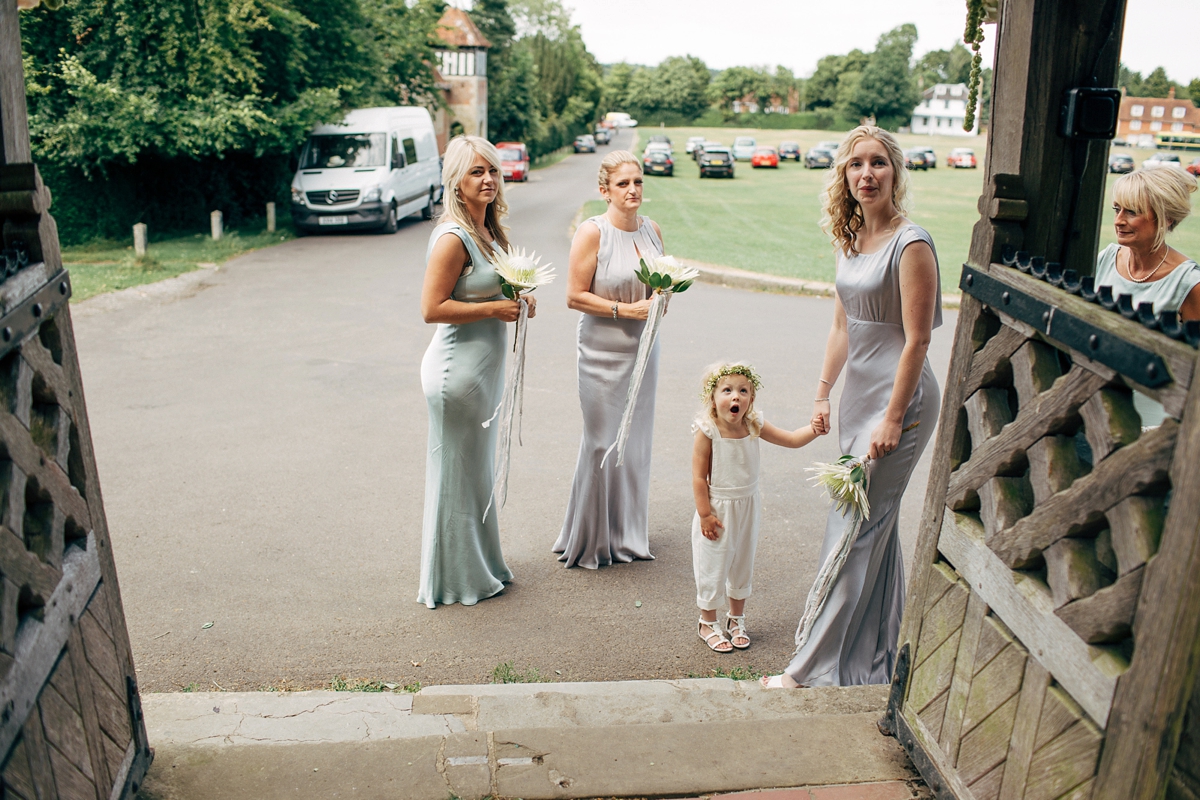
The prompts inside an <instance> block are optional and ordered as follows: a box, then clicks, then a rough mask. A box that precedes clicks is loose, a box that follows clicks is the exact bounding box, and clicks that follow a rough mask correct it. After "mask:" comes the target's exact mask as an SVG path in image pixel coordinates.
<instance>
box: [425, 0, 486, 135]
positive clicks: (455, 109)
mask: <svg viewBox="0 0 1200 800" xmlns="http://www.w3.org/2000/svg"><path fill="white" fill-rule="evenodd" d="M491 46H492V44H491V42H489V41H488V40H487V39H486V38H485V37H484V35H483V34H482V33H481V32H480V30H479V28H477V27H475V23H473V22H471V18H470V17H468V16H467V14H466V12H465V11H463V10H462V9H458V8H454V7H453V6H448V7H447V8H446V13H445V14H443V15H442V18H441V19H440V20H438V28H437V42H435V43H434V44H433V65H434V68H435V70H436V71H437V73H438V78H439V88H441V89H442V92H443V97H444V99H445V102H446V108H443V109H439V110H438V111H437V113H436V115H435V119H434V128H435V130H436V131H437V135H438V149H439V150H445V149H446V140H447V139H448V138H449V135H450V132H451V128H452V126H453V124H454V123H456V122H457V123H458V124H459V125H462V129H463V133H469V134H472V135H475V136H482V137H484V138H487V135H488V125H487V117H488V83H487V51H488V48H489V47H491ZM447 112H448V113H447Z"/></svg>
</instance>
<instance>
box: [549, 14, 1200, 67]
mask: <svg viewBox="0 0 1200 800" xmlns="http://www.w3.org/2000/svg"><path fill="white" fill-rule="evenodd" d="M563 2H564V5H566V6H568V7H569V8H572V20H573V21H574V22H575V24H577V25H578V26H579V27H580V30H581V31H582V32H583V39H584V41H585V42H586V43H587V46H588V49H589V50H591V52H592V53H594V54H595V56H596V57H597V58H598V59H599V60H600V61H601V62H603V63H606V64H608V63H613V62H617V61H628V62H630V63H638V64H657V63H658V62H660V61H662V60H663V59H664V58H666V57H667V56H673V55H684V54H691V55H695V56H699V57H700V58H702V59H704V61H705V63H706V64H708V66H710V67H713V68H716V69H724V68H726V67H731V66H734V65H738V64H744V65H761V64H768V65H780V64H781V65H783V66H785V67H790V68H791V69H792V70H793V71H794V72H795V73H796V74H797V75H798V76H807V75H809V74H810V73H811V72H812V71H813V69H814V68H815V67H816V64H817V59H819V58H820V57H821V56H825V55H829V54H830V53H845V52H847V51H849V50H851V49H853V48H855V47H857V48H860V49H862V50H868V51H869V50H872V49H874V47H875V41H876V39H878V38H879V34H881V33H883V32H884V31H887V30H890V29H892V28H894V27H896V26H897V25H901V24H903V23H905V22H912V23H914V24H915V25H916V26H917V31H918V33H919V34H920V39H919V41H918V42H917V47H916V55H918V56H920V55H921V54H922V53H925V52H927V51H929V50H940V49H946V48H949V47H950V46H951V44H953V43H954V42H955V41H957V40H959V39H961V37H962V34H963V27H964V24H965V21H966V13H967V12H966V3H965V2H964V0H849V1H848V2H822V3H815V2H812V0H807V1H806V2H797V0H741V2H736V1H734V0H563ZM995 36H996V26H994V25H985V26H984V37H985V43H984V47H983V53H984V63H985V64H987V65H990V64H991V57H992V48H993V46H994V44H995ZM1198 36H1200V2H1198V1H1197V0H1129V5H1128V10H1127V12H1126V17H1125V37H1124V44H1123V47H1122V55H1121V57H1122V60H1123V61H1124V62H1125V63H1126V64H1128V65H1129V66H1130V67H1131V68H1132V69H1135V70H1137V71H1139V72H1141V73H1142V74H1143V75H1146V74H1149V72H1150V71H1151V70H1152V69H1154V68H1155V67H1157V66H1159V65H1161V66H1163V67H1165V68H1166V70H1167V74H1168V75H1169V76H1170V77H1171V78H1172V79H1173V80H1175V81H1179V82H1181V83H1183V84H1187V82H1188V81H1190V80H1191V79H1192V78H1195V77H1200V38H1197V37H1198Z"/></svg>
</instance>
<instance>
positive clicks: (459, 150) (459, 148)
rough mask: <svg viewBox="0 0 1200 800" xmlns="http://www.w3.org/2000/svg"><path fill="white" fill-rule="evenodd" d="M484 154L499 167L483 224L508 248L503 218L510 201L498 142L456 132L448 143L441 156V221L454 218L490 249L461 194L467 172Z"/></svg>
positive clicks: (490, 162)
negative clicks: (505, 188) (501, 169)
mask: <svg viewBox="0 0 1200 800" xmlns="http://www.w3.org/2000/svg"><path fill="white" fill-rule="evenodd" d="M477 155H480V156H483V157H484V159H486V160H487V162H488V163H489V164H491V165H492V166H493V167H495V168H496V171H497V178H498V180H497V181H496V199H495V200H493V201H492V202H491V203H489V204H488V207H487V212H486V213H485V214H484V219H483V226H484V227H485V228H487V230H488V233H490V234H492V238H493V239H495V241H496V245H497V246H498V247H499V248H500V249H502V250H507V249H508V235H507V232H508V228H506V227H504V226H503V225H501V224H500V220H502V219H504V218H505V217H507V216H508V202H507V201H506V200H505V199H504V178H503V177H501V175H502V174H503V173H501V172H500V152H499V151H498V150H496V146H495V145H493V144H492V143H491V142H489V141H488V140H487V139H484V138H482V137H479V136H455V137H454V138H453V139H451V140H450V144H448V145H447V146H446V155H445V156H443V159H442V185H443V186H444V187H445V189H444V191H443V192H442V215H441V216H440V217H439V218H438V222H439V223H442V222H453V223H455V224H456V225H458V226H459V227H461V228H462V229H463V230H465V231H466V232H467V233H469V234H471V238H472V239H474V240H475V244H477V245H479V249H480V251H482V252H483V253H489V252H491V248H490V247H489V246H488V243H487V239H486V238H485V237H484V234H483V231H481V230H479V228H478V227H477V226H476V225H475V220H474V219H473V218H472V217H471V214H470V212H469V211H467V206H466V204H465V203H464V202H463V201H462V198H461V197H459V196H458V185H459V184H460V183H462V179H463V178H465V177H466V176H467V171H468V170H469V169H471V165H472V164H474V163H475V156H477Z"/></svg>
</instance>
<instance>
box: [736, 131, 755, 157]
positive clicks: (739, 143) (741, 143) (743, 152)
mask: <svg viewBox="0 0 1200 800" xmlns="http://www.w3.org/2000/svg"><path fill="white" fill-rule="evenodd" d="M756 147H758V143H757V142H756V141H755V140H754V137H753V136H739V137H737V138H736V139H734V140H733V159H734V160H735V161H749V160H750V159H751V158H753V157H754V149H755V148H756Z"/></svg>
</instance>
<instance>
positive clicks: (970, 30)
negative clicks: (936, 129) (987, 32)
mask: <svg viewBox="0 0 1200 800" xmlns="http://www.w3.org/2000/svg"><path fill="white" fill-rule="evenodd" d="M985 14H986V10H985V8H984V0H967V29H966V31H964V32H963V43H964V44H966V45H969V46H970V48H971V50H972V51H973V52H974V53H975V55H974V56H973V57H972V58H971V78H970V86H969V88H968V89H967V113H966V116H965V117H963V130H964V131H970V130H971V129H973V128H974V127H975V111H976V109H977V108H978V107H979V82H980V76H981V75H982V74H983V55H982V54H981V53H980V52H979V45H980V44H982V43H983V21H984V16H985Z"/></svg>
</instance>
